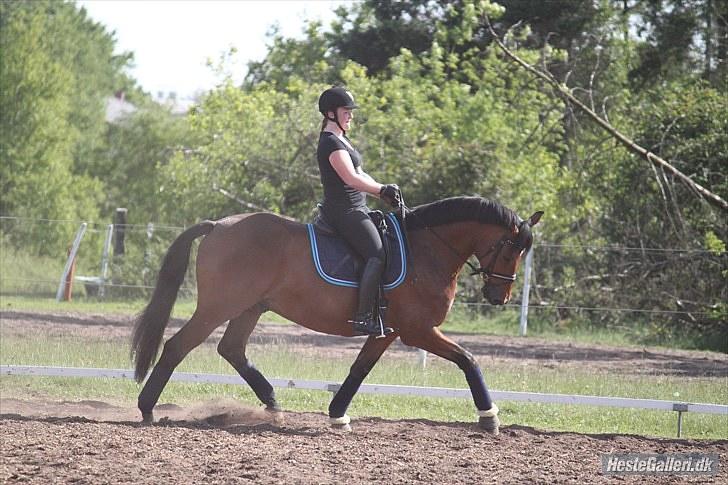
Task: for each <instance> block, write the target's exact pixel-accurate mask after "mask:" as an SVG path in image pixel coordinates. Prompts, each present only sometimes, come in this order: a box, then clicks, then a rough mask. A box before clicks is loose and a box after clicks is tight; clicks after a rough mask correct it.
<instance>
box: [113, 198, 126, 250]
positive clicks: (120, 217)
mask: <svg viewBox="0 0 728 485" xmlns="http://www.w3.org/2000/svg"><path fill="white" fill-rule="evenodd" d="M126 214H127V210H126V209H125V208H123V207H119V208H117V209H116V212H115V213H114V256H123V255H124V231H125V230H126Z"/></svg>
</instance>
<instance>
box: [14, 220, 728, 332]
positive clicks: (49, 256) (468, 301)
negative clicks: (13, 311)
mask: <svg viewBox="0 0 728 485" xmlns="http://www.w3.org/2000/svg"><path fill="white" fill-rule="evenodd" d="M82 224H86V230H85V235H84V236H83V239H82V241H81V242H80V244H79V246H78V251H77V254H76V257H75V273H74V275H73V281H74V283H75V284H74V286H73V297H74V298H98V297H99V289H100V288H103V290H104V291H103V293H102V295H103V297H104V298H107V299H126V298H148V297H149V296H150V295H151V291H152V290H153V288H154V282H155V279H156V275H157V271H158V270H159V267H160V265H161V260H162V258H163V256H164V254H165V252H166V250H167V248H168V247H169V245H170V244H171V243H172V241H173V240H174V239H175V238H176V237H177V236H178V235H179V234H180V233H181V232H182V231H183V230H184V229H185V227H182V226H176V225H170V224H165V223H161V224H160V223H147V224H116V225H110V223H109V222H88V221H78V220H66V219H44V218H32V217H17V216H0V294H2V295H6V296H9V295H24V296H39V297H43V296H51V295H53V294H56V292H57V290H58V286H59V279H60V277H61V275H62V273H63V270H64V265H65V263H66V262H67V260H68V255H69V250H70V246H71V241H72V240H73V234H74V232H76V231H77V229H78V228H79V227H80V226H81V225H82ZM112 230H113V238H110V237H109V235H110V233H109V231H112ZM532 251H533V252H534V260H535V263H534V272H535V276H534V277H533V279H534V280H535V285H534V288H533V289H532V290H530V291H531V294H532V297H531V301H530V302H529V304H528V305H526V307H527V308H528V309H529V310H530V309H533V310H537V311H548V312H553V313H564V312H572V313H573V312H576V313H579V312H581V313H584V312H589V313H609V314H620V313H621V314H634V315H649V316H651V317H658V318H659V317H661V316H664V317H669V316H676V315H686V314H688V315H689V316H690V318H693V319H694V318H702V317H706V316H709V315H710V314H711V312H712V311H713V310H712V308H713V307H714V306H715V302H714V301H709V300H706V301H695V300H694V299H691V298H688V299H686V301H685V302H682V303H681V304H683V305H684V306H683V307H678V308H673V309H670V308H659V307H658V306H657V305H653V304H644V305H642V304H641V305H634V304H629V303H633V302H634V299H632V300H630V301H628V302H627V303H628V304H620V302H619V301H618V296H619V292H618V291H615V290H614V288H613V287H615V286H617V285H618V284H619V283H620V280H623V279H626V278H630V276H629V275H628V274H626V271H627V270H628V269H629V270H632V271H634V268H635V267H638V268H639V266H640V264H643V265H645V268H643V269H644V270H645V271H648V270H650V268H648V267H646V266H647V265H649V264H655V265H659V264H663V263H662V262H663V261H664V260H665V259H664V258H665V256H666V255H667V257H670V258H675V259H676V260H677V261H683V260H684V258H685V257H686V256H688V255H689V256H691V257H692V259H694V260H700V261H702V263H701V264H703V266H705V265H708V266H711V267H712V268H717V269H718V271H720V270H724V269H725V266H726V255H725V253H715V252H712V251H708V250H704V249H699V248H696V249H685V248H676V249H671V248H658V247H628V246H615V245H605V246H597V245H574V244H552V243H548V242H538V241H537V242H536V243H534V247H533V249H532ZM575 255H576V256H575ZM584 255H589V256H588V257H589V258H591V259H593V260H594V261H595V263H594V264H593V265H592V266H597V265H598V264H599V263H600V262H603V263H609V265H610V267H621V268H627V269H625V270H624V272H625V273H624V274H619V273H616V274H609V275H594V274H585V273H584V272H583V271H585V270H586V269H589V267H590V266H589V264H588V263H584V258H585V256H584ZM645 255H647V256H645ZM655 255H656V256H655ZM193 257H194V255H193ZM304 257H305V256H304ZM651 257H654V258H657V260H655V261H656V262H655V261H652V260H650V258H651ZM569 258H572V259H573V258H576V259H580V260H581V261H582V264H581V265H580V266H579V265H570V266H569V265H567V264H564V263H565V261H567V260H568V259H569ZM681 258H682V259H681ZM615 261H616V263H615ZM650 261H652V262H650ZM680 264H682V263H680ZM678 270H680V268H678ZM682 270H683V271H684V273H683V274H682V275H681V276H680V275H679V274H678V277H682V278H684V279H685V280H686V281H691V280H694V279H695V273H694V271H695V267H694V265H687V264H686V265H684V268H682ZM580 271H582V273H580ZM671 277H675V276H674V274H673V275H671ZM716 281H717V283H716V284H724V282H723V283H721V278H720V277H719V278H717V280H716ZM584 282H590V283H595V284H596V286H597V290H596V291H599V285H600V284H601V285H602V287H603V292H612V293H615V298H613V299H611V301H610V302H609V304H599V303H597V304H588V303H585V302H584V299H585V296H584V294H585V292H584V288H583V287H579V286H580V285H583V284H584ZM479 284H480V283H479V282H478V281H477V280H476V279H475V278H472V279H471V278H467V277H463V278H462V279H461V281H460V287H461V290H460V293H459V296H458V299H457V300H456V302H455V305H457V306H460V307H464V308H467V309H470V310H473V311H493V310H492V309H491V306H490V305H489V304H487V303H484V302H482V301H480V298H479V294H480V291H479V290H480V288H479ZM521 284H522V282H521V281H519V282H518V283H517V285H516V286H515V287H514V291H513V295H514V299H513V302H512V303H509V304H507V305H504V307H503V308H505V309H507V310H509V309H510V310H517V309H522V308H523V306H524V305H522V302H520V301H519V300H520V297H521V291H522V287H521V286H520V285H521ZM610 286H611V288H610ZM577 287H579V288H577ZM571 290H574V293H576V292H577V291H576V290H578V293H579V294H580V299H581V301H576V300H574V299H570V298H569V295H568V293H569V292H570V291H571ZM719 292H720V291H719ZM534 294H535V298H534V296H533V295H534ZM195 295H196V287H195V275H194V265H190V270H189V271H188V274H187V276H186V278H185V282H184V284H183V286H182V289H181V296H182V297H190V298H193V297H194V296H195ZM587 295H588V293H587ZM587 298H588V296H587ZM673 298H674V300H675V301H677V302H681V299H680V298H679V297H678V296H674V295H673ZM593 301H594V302H604V301H605V298H604V297H602V296H600V297H599V298H595V299H594V300H593ZM685 306H689V308H686V307H685Z"/></svg>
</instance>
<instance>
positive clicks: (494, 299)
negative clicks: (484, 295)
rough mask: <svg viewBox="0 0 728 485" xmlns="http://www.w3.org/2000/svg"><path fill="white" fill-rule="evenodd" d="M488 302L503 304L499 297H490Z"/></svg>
mask: <svg viewBox="0 0 728 485" xmlns="http://www.w3.org/2000/svg"><path fill="white" fill-rule="evenodd" d="M490 304H491V305H502V304H503V300H501V299H499V298H491V299H490Z"/></svg>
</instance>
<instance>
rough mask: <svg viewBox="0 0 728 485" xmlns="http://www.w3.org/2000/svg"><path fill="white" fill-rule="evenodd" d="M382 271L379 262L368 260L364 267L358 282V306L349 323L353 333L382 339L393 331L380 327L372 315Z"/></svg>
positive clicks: (377, 260) (374, 259)
mask: <svg viewBox="0 0 728 485" xmlns="http://www.w3.org/2000/svg"><path fill="white" fill-rule="evenodd" d="M383 269H384V263H383V262H382V261H381V260H379V259H377V258H370V259H369V260H368V261H367V263H366V265H364V271H362V274H361V280H360V281H359V305H358V308H357V311H356V314H355V315H354V318H353V319H351V320H349V321H350V322H351V324H352V325H353V326H354V331H355V332H358V333H360V334H362V335H377V336H379V337H384V336H385V335H387V334H388V333H392V332H393V331H394V330H392V329H391V328H390V327H385V326H384V325H380V323H379V321H378V319H375V318H374V316H373V314H372V310H373V309H374V302H375V301H376V297H377V292H378V291H379V281H380V279H381V277H382V270H383Z"/></svg>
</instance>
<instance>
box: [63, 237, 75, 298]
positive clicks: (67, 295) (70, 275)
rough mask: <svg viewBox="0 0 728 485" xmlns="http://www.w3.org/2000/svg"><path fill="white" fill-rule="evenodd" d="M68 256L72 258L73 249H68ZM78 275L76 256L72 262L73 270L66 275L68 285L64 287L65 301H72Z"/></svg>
mask: <svg viewBox="0 0 728 485" xmlns="http://www.w3.org/2000/svg"><path fill="white" fill-rule="evenodd" d="M68 256H71V248H68ZM75 274H76V255H75V254H74V255H73V260H72V261H71V270H70V271H69V272H68V274H67V275H66V284H65V286H64V287H63V301H71V295H72V294H73V278H74V276H75Z"/></svg>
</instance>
